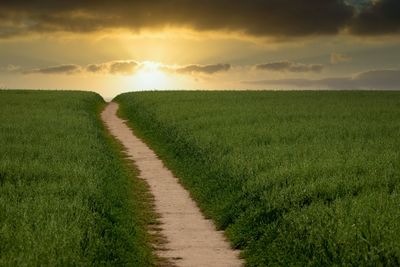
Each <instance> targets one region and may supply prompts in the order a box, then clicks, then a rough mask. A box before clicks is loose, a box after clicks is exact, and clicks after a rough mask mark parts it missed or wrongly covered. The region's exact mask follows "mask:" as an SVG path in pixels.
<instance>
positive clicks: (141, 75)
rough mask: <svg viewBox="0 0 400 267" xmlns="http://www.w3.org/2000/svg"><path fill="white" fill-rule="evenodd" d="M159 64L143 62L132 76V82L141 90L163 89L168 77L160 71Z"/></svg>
mask: <svg viewBox="0 0 400 267" xmlns="http://www.w3.org/2000/svg"><path fill="white" fill-rule="evenodd" d="M160 67H161V64H160V63H157V62H152V61H145V62H143V63H142V65H141V66H140V68H139V70H138V71H137V72H136V73H135V74H134V76H133V77H132V78H133V82H134V83H135V85H136V87H138V88H140V89H141V90H151V89H160V88H165V87H166V86H167V85H168V75H167V74H166V73H165V72H163V71H162V70H160Z"/></svg>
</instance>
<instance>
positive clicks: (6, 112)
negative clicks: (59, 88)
mask: <svg viewBox="0 0 400 267" xmlns="http://www.w3.org/2000/svg"><path fill="white" fill-rule="evenodd" d="M103 106H104V101H103V100H102V98H101V97H100V96H99V95H97V94H95V93H88V92H50V91H43V92H34V91H0V266H24V265H28V266H42V265H47V266H66V265H71V266H77V265H78V266H79V265H84V266H88V265H95V266H98V265H126V266H149V265H152V262H153V256H152V254H151V250H150V248H149V245H148V243H147V241H148V237H147V234H146V232H145V227H146V223H147V222H146V218H145V214H143V212H142V211H141V210H142V209H143V208H145V206H146V205H145V204H143V203H140V202H139V201H143V200H142V199H141V197H143V195H144V194H145V188H144V185H143V184H141V183H140V182H138V181H137V180H135V177H133V175H132V174H131V173H130V171H131V170H129V169H128V168H127V166H126V165H125V164H124V163H123V159H122V158H121V157H120V154H119V151H118V147H117V145H116V144H115V143H113V141H111V139H110V138H109V137H108V136H107V135H106V133H105V129H104V128H103V125H102V123H101V121H100V119H99V112H100V110H101V108H102V107H103Z"/></svg>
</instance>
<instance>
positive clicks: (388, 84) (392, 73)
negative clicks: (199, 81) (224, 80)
mask: <svg viewBox="0 0 400 267" xmlns="http://www.w3.org/2000/svg"><path fill="white" fill-rule="evenodd" d="M243 83H247V84H255V85H266V86H267V85H268V86H285V87H295V88H303V89H334V90H348V89H367V90H400V70H371V71H366V72H361V73H359V74H356V75H353V76H351V77H333V78H324V79H279V80H259V81H244V82H243Z"/></svg>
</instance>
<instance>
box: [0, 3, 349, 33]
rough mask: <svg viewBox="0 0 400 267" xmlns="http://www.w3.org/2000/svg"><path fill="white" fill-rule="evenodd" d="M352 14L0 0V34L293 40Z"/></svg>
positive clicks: (343, 6) (323, 6) (299, 6)
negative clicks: (145, 32) (171, 32)
mask: <svg viewBox="0 0 400 267" xmlns="http://www.w3.org/2000/svg"><path fill="white" fill-rule="evenodd" d="M353 14H354V7H353V6H351V5H348V4H347V3H346V2H345V1H344V0H246V1H232V0H202V1H198V0H146V1H140V0H136V1H135V0H130V1H128V0H114V1H108V0H96V1H93V0H79V1H78V0H69V1H54V0H30V1H26V0H2V1H1V4H0V36H2V37H8V36H14V35H19V34H25V33H28V32H41V33H46V32H56V31H67V32H93V31H97V30H104V29H110V28H113V29H114V28H127V29H131V30H134V31H136V30H140V29H145V28H162V27H166V26H178V27H190V28H193V29H195V30H226V31H239V32H244V33H247V34H251V35H256V36H290V37H293V36H305V35H313V34H335V33H337V32H338V31H340V30H341V29H343V28H344V27H346V26H347V25H349V23H351V21H352V18H353Z"/></svg>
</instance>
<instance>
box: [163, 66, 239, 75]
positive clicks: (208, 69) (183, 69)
mask: <svg viewBox="0 0 400 267" xmlns="http://www.w3.org/2000/svg"><path fill="white" fill-rule="evenodd" d="M164 69H166V70H167V71H170V72H176V73H180V74H197V73H202V74H214V73H217V72H222V71H228V70H230V69H231V65H230V64H209V65H197V64H192V65H187V66H180V67H170V66H165V67H164Z"/></svg>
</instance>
